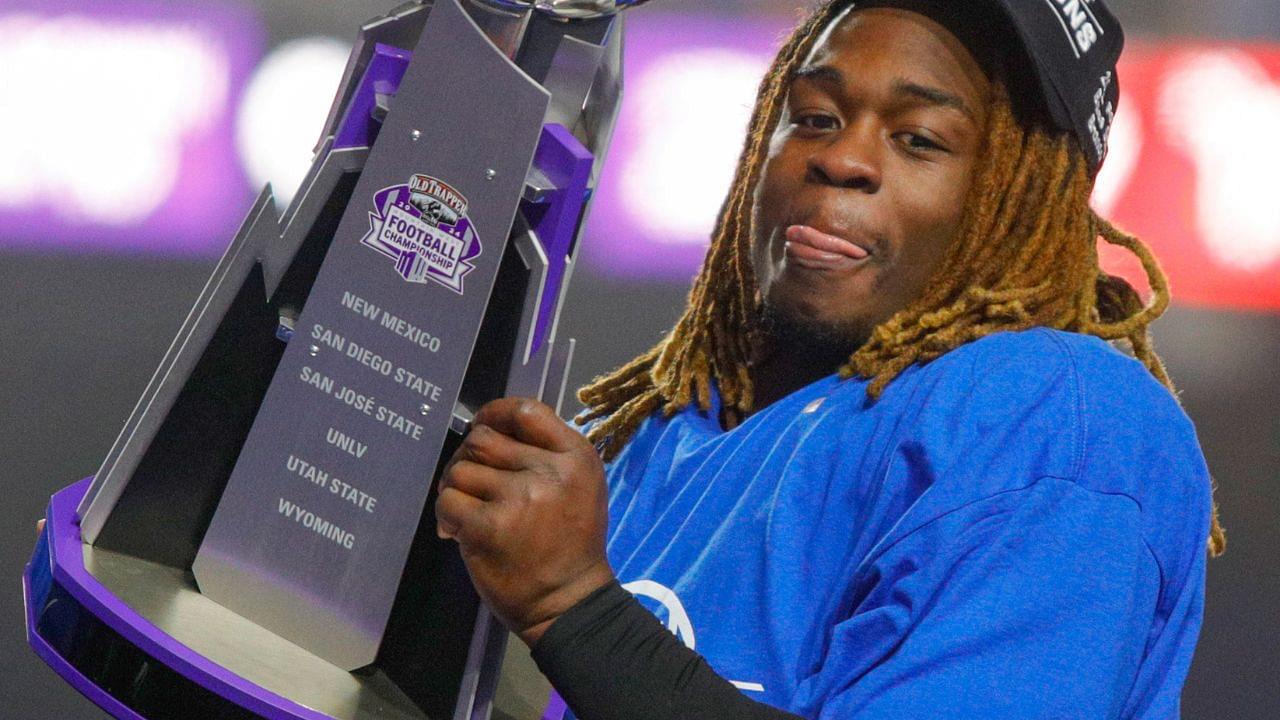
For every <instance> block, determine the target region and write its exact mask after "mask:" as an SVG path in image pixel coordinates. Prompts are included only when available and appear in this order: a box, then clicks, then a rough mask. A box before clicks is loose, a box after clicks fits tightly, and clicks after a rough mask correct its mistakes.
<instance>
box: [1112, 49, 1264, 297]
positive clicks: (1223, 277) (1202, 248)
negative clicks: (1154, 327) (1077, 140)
mask: <svg viewBox="0 0 1280 720" xmlns="http://www.w3.org/2000/svg"><path fill="white" fill-rule="evenodd" d="M1119 76H1120V83H1121V86H1120V87H1121V93H1122V95H1121V101H1120V109H1119V112H1118V114H1117V119H1116V124H1115V129H1114V130H1113V136H1112V139H1113V145H1112V154H1111V155H1110V156H1109V157H1108V159H1107V163H1106V165H1105V166H1104V169H1103V174H1102V176H1100V177H1099V181H1098V187H1097V189H1096V191H1095V196H1094V201H1095V206H1096V207H1097V208H1098V210H1099V211H1100V212H1101V214H1103V215H1104V216H1106V217H1109V218H1111V219H1112V220H1114V221H1115V222H1116V224H1117V225H1119V226H1120V227H1122V228H1124V229H1125V230H1127V231H1129V232H1133V233H1135V234H1137V235H1138V236H1139V237H1141V238H1142V239H1143V240H1145V241H1146V242H1147V244H1149V245H1150V246H1151V248H1152V249H1153V250H1154V251H1155V253H1156V256H1157V257H1158V258H1159V259H1160V262H1161V265H1162V266H1163V267H1164V270H1165V272H1166V274H1167V275H1168V276H1169V279H1170V284H1171V286H1172V292H1173V297H1174V299H1175V301H1176V302H1178V303H1181V304H1191V305H1200V306H1210V307H1229V308H1241V309H1280V181H1277V180H1276V175H1277V173H1280V47H1277V46H1274V45H1269V46H1264V45H1243V46H1242V45H1225V44H1192V45H1177V46H1160V47H1145V48H1144V47H1137V48H1134V49H1132V50H1131V51H1127V52H1126V54H1125V59H1124V60H1123V61H1122V62H1121V65H1120V72H1119ZM1100 251H1101V252H1102V257H1103V264H1104V266H1105V267H1107V268H1108V270H1109V271H1111V272H1115V273H1119V274H1121V275H1124V276H1125V277H1126V278H1127V279H1129V280H1130V281H1131V282H1133V283H1134V284H1135V286H1137V287H1139V288H1140V289H1144V290H1145V288H1146V287H1147V286H1146V282H1145V279H1144V278H1143V275H1142V272H1141V268H1140V267H1139V265H1138V263H1137V261H1136V260H1135V259H1133V258H1132V256H1130V255H1129V254H1128V253H1127V252H1125V251H1123V250H1119V249H1117V248H1113V247H1110V246H1107V245H1105V244H1104V245H1103V246H1102V247H1100Z"/></svg>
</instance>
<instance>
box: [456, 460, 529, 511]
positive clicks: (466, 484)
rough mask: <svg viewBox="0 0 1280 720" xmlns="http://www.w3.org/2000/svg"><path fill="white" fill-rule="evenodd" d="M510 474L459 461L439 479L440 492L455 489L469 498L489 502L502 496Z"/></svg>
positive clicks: (479, 464) (471, 462)
mask: <svg viewBox="0 0 1280 720" xmlns="http://www.w3.org/2000/svg"><path fill="white" fill-rule="evenodd" d="M511 475H512V473H511V472H509V471H505V470H495V469H493V468H492V467H489V466H487V465H484V464H481V463H478V462H475V461H473V460H469V459H465V458H464V459H461V460H458V461H457V462H455V463H453V464H452V465H450V466H449V469H448V470H446V471H445V473H444V475H443V476H441V478H440V491H441V492H442V493H443V492H444V489H445V488H455V489H457V490H461V491H462V492H464V493H466V494H468V495H470V496H471V497H473V498H475V499H477V500H482V501H485V502H489V501H492V500H496V499H498V498H499V497H500V496H501V495H502V491H503V488H504V487H506V486H508V485H509V484H510V483H511V481H512V478H511Z"/></svg>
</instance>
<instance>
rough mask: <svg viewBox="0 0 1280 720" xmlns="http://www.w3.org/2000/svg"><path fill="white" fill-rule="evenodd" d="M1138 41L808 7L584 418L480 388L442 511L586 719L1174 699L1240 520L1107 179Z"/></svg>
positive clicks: (1062, 20) (903, 713)
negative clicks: (1233, 518)
mask: <svg viewBox="0 0 1280 720" xmlns="http://www.w3.org/2000/svg"><path fill="white" fill-rule="evenodd" d="M1121 43H1122V40H1121V32H1120V28H1119V26H1118V25H1117V24H1116V22H1115V20H1114V18H1112V16H1111V15H1110V14H1109V13H1108V11H1107V10H1106V8H1105V7H1103V5H1102V2H1101V0H1095V1H1094V2H1092V3H1067V2H1058V1H1056V0H1046V1H1045V2H1030V1H1028V0H1000V1H999V2H997V1H996V0H988V1H987V2H970V3H945V2H937V1H934V2H929V1H927V0H894V1H892V2H866V3H863V2H859V3H856V4H853V3H849V2H847V1H836V2H830V3H827V4H824V5H823V6H822V7H821V8H820V9H819V10H818V11H817V12H816V13H815V15H814V16H813V18H812V19H811V20H810V21H809V22H807V23H806V24H804V25H803V26H801V27H800V28H798V29H797V30H796V32H795V33H794V34H793V36H792V37H791V39H790V40H789V41H788V42H787V43H786V45H785V46H784V47H783V49H782V50H781V52H780V53H779V56H778V58H777V61H776V63H775V65H774V67H773V69H772V70H771V72H770V73H769V75H768V77H766V79H765V81H764V83H763V85H762V88H761V93H760V98H759V101H758V103H757V107H756V112H755V117H754V119H753V121H752V125H751V129H750V133H749V137H748V140H747V145H746V149H745V150H744V153H743V157H742V161H741V163H740V166H739V169H738V174H737V177H736V180H735V183H734V186H733V189H732V190H731V193H730V196H729V198H728V200H727V201H726V203H725V206H724V209H723V211H722V214H721V218H720V221H719V224H718V227H717V229H716V232H715V235H714V237H713V239H712V245H711V249H710V251H709V253H708V256H707V260H706V263H705V265H704V267H703V270H702V273H701V275H700V276H699V277H698V279H697V281H696V284H695V286H694V289H693V292H692V294H691V296H690V302H689V307H688V309H687V311H686V313H685V315H684V317H683V318H682V319H681V320H680V321H679V323H678V324H677V325H676V327H675V328H674V329H673V330H672V331H671V333H670V334H669V335H668V336H667V337H666V338H665V339H664V340H663V341H662V342H661V343H660V344H659V345H658V346H657V347H655V348H654V349H653V350H651V351H649V352H648V353H646V354H644V355H642V356H641V357H639V358H637V359H636V360H635V361H633V362H632V363H630V364H628V365H626V366H625V367H623V368H621V369H619V370H617V371H615V372H614V373H612V374H610V375H608V376H605V377H602V378H600V379H598V380H597V381H596V382H595V383H594V384H593V385H591V386H590V387H588V388H586V389H584V390H583V391H582V393H581V398H582V400H583V402H584V403H586V405H587V406H588V413H587V414H586V415H585V416H584V418H582V420H583V421H587V422H591V425H590V426H589V428H588V431H587V433H586V438H585V439H584V438H583V436H581V435H579V434H578V433H577V432H576V431H574V430H573V429H571V428H569V427H568V426H567V425H565V424H564V423H563V422H561V421H560V420H559V419H557V418H556V417H555V415H554V413H553V412H552V411H551V410H550V409H549V408H547V407H545V406H542V405H540V404H538V403H536V402H533V401H526V400H519V399H507V400H500V401H497V402H494V403H491V404H489V405H487V406H486V407H485V408H483V409H482V410H481V411H480V412H479V413H478V414H477V416H476V422H475V425H474V429H473V431H472V433H471V435H470V436H469V437H468V438H467V440H466V441H465V442H464V444H463V446H462V447H461V448H460V449H459V451H458V453H457V454H456V455H455V457H454V459H453V461H452V463H451V465H450V467H449V468H448V470H447V471H446V473H445V475H444V477H443V478H442V480H441V493H440V496H439V500H438V501H437V504H436V512H437V519H438V529H439V532H440V534H441V535H442V536H443V537H452V538H455V539H456V540H457V541H458V543H459V545H460V547H461V551H462V554H463V558H464V559H465V560H466V562H467V565H468V568H469V570H470V572H471V575H472V578H473V580H474V582H475V584H476V587H477V588H478V590H479V591H480V593H481V595H482V596H483V597H484V598H485V600H486V601H487V602H488V603H489V604H490V606H491V607H492V608H493V609H494V611H495V613H496V614H497V615H498V617H500V618H501V619H502V620H503V621H504V622H505V623H506V624H507V625H508V627H510V628H511V629H512V630H513V631H515V632H516V633H518V634H519V635H520V636H521V638H522V639H524V640H525V641H526V642H527V643H528V644H529V645H530V646H531V647H532V648H533V652H534V657H535V659H537V660H538V662H539V664H540V666H541V667H542V669H543V670H544V672H546V674H547V675H548V677H549V678H550V679H551V681H552V683H553V684H554V685H555V686H556V687H557V689H558V690H559V691H560V692H561V694H562V695H563V696H564V697H565V699H566V700H567V701H568V704H569V706H570V708H571V709H572V710H573V711H574V712H575V713H576V714H577V715H578V717H580V718H583V719H584V720H597V719H600V720H604V719H609V718H636V717H645V718H677V717H698V718H706V717H710V718H715V717H742V716H751V717H770V718H772V717H794V716H795V715H801V716H805V717H822V718H836V717H858V718H877V719H879V718H924V717H957V718H960V717H963V718H973V717H984V718H993V717H998V718H1015V717H1016V718H1115V717H1123V718H1168V717H1175V716H1177V714H1178V699H1179V693H1180V690H1181V686H1182V682H1183V679H1184V678H1185V675H1186V672H1187V669H1188V666H1189V664H1190V659H1191V653H1192V649H1193V647H1194V643H1195V639H1196V635H1197V633H1198V631H1199V625H1200V618H1201V610H1202V603H1203V583H1204V572H1205V546H1206V541H1208V543H1209V545H1210V548H1211V549H1212V550H1213V551H1215V552H1218V551H1221V549H1222V544H1223V542H1224V539H1223V536H1222V533H1221V530H1220V528H1219V527H1218V525H1217V523H1216V519H1213V518H1212V503H1211V498H1210V480H1209V476H1208V473H1207V470H1206V468H1205V466H1204V461H1203V458H1202V455H1201V453H1200V449H1199V446H1198V444H1197V441H1196V438H1195V434H1194V430H1193V428H1192V426H1191V423H1190V421H1189V420H1188V419H1187V418H1186V416H1185V415H1184V414H1183V413H1182V411H1181V409H1180V408H1179V406H1178V404H1177V402H1176V400H1175V399H1174V396H1173V394H1172V392H1171V391H1172V386H1171V385H1170V383H1169V379H1168V377H1167V375H1166V374H1165V372H1164V369H1163V367H1162V365H1161V363H1160V360H1159V358H1158V357H1157V356H1156V355H1155V353H1154V352H1153V350H1152V348H1151V345H1150V342H1149V340H1148V335H1147V326H1148V324H1149V323H1150V322H1151V321H1152V320H1154V319H1155V318H1156V317H1158V316H1159V315H1160V314H1161V312H1162V311H1163V310H1164V308H1165V306H1166V305H1167V303H1168V290H1167V286H1166V283H1165V282H1164V278H1163V276H1162V274H1161V273H1160V270H1159V268H1158V266H1157V265H1156V263H1155V261H1154V259H1153V258H1152V257H1151V255H1150V253H1149V252H1148V251H1147V249H1146V247H1145V246H1144V245H1143V244H1142V243H1141V242H1140V241H1139V240H1137V239H1136V238H1133V237H1130V236H1128V235H1125V234H1123V233H1121V232H1120V231H1118V230H1116V229H1115V228H1114V227H1112V226H1111V225H1110V224H1108V223H1107V222H1106V221H1104V220H1101V219H1100V218H1098V217H1097V216H1096V215H1094V214H1093V213H1092V212H1091V211H1090V209H1089V206H1088V197H1089V192H1090V190H1091V188H1092V181H1093V177H1094V175H1095V174H1096V172H1097V169H1098V166H1099V165H1100V164H1101V162H1102V159H1103V156H1104V154H1105V140H1106V130H1107V126H1108V125H1109V123H1110V119H1111V116H1112V112H1113V110H1114V105H1115V102H1116V99H1117V97H1118V92H1117V85H1116V77H1115V61H1116V58H1117V57H1118V55H1119V50H1120V45H1121ZM1098 237H1102V238H1103V239H1104V240H1106V241H1107V242H1110V243H1114V244H1117V245H1121V246H1123V247H1126V248H1128V249H1130V250H1132V251H1133V252H1134V253H1135V254H1137V255H1138V257H1139V258H1140V259H1141V260H1142V262H1143V265H1144V267H1145V268H1146V270H1147V273H1148V276H1149V279H1150V282H1151V286H1152V290H1153V295H1154V300H1153V302H1152V304H1151V306H1149V307H1144V306H1143V304H1142V302H1141V300H1140V299H1139V297H1138V295H1137V293H1136V292H1134V290H1133V288H1132V287H1130V286H1129V285H1128V284H1127V283H1126V282H1125V281H1123V280H1121V279H1119V278H1115V277H1112V276H1109V275H1107V274H1105V273H1102V272H1101V271H1100V270H1099V268H1098V264H1097V251H1096V242H1097V238H1098ZM1106 340H1121V341H1124V342H1125V343H1126V344H1127V346H1128V348H1129V349H1130V350H1131V351H1132V354H1133V356H1134V357H1133V358H1130V357H1127V356H1126V355H1124V354H1122V353H1121V352H1119V351H1117V350H1116V349H1113V348H1112V347H1111V346H1110V345H1109V344H1108V343H1107V342H1105V341H1106ZM1135 358H1136V359H1135ZM592 443H594V444H595V446H594V447H593V445H592ZM602 458H603V461H604V463H607V465H606V464H604V463H602ZM606 478H607V479H606ZM622 583H625V585H623V584H622ZM646 605H647V607H648V608H650V609H652V610H655V611H656V612H658V613H660V614H663V615H664V616H665V619H666V621H667V627H669V628H670V630H673V631H674V633H675V634H674V635H673V634H672V633H671V632H668V631H667V628H666V627H664V626H663V624H662V623H661V622H659V621H657V620H656V619H655V618H654V616H653V615H652V614H651V613H650V612H648V611H647V610H646V609H645V606H646Z"/></svg>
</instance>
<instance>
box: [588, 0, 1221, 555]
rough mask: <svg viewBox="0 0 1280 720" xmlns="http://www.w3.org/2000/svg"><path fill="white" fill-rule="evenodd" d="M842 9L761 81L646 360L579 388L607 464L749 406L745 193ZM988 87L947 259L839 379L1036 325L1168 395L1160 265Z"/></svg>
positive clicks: (1079, 173) (1048, 142) (799, 38)
mask: <svg viewBox="0 0 1280 720" xmlns="http://www.w3.org/2000/svg"><path fill="white" fill-rule="evenodd" d="M847 6H848V2H845V1H841V0H834V1H832V2H828V3H826V4H824V5H823V6H821V7H820V8H819V9H818V10H817V11H815V12H814V13H813V14H812V15H811V16H810V17H809V19H808V20H807V21H805V22H804V23H802V24H801V25H800V26H799V27H798V28H797V29H796V30H795V31H794V32H793V33H792V34H791V36H790V37H789V38H788V39H787V40H786V42H785V43H784V44H783V47H782V49H781V50H780V51H779V53H778V56H777V58H776V60H775V62H774V65H773V67H772V68H771V69H770V71H769V72H768V73H767V74H766V76H765V78H764V80H763V81H762V83H761V86H760V90H759V95H758V97H757V102H756V106H755V111H754V113H753V116H752V118H751V122H750V125H749V130H748V134H747V140H746V143H745V146H744V148H743V153H742V156H741V159H740V161H739V163H738V168H737V172H736V174H735V176H734V181H733V184H732V186H731V189H730V192H729V195H728V197H727V198H726V200H725V202H724V205H723V206H722V207H721V210H720V214H719V217H718V220H717V223H716V227H715V231H714V232H713V234H712V240H711V245H710V248H709V249H708V252H707V255H706V259H705V260H704V263H703V266H702V270H701V271H700V273H699V274H698V276H697V278H696V280H695V281H694V284H693V288H692V290H691V291H690V293H689V300H688V305H687V307H686V310H685V312H684V314H683V315H682V316H681V318H680V319H679V320H678V321H677V323H676V325H675V327H674V328H672V330H671V331H670V332H669V333H668V334H667V335H666V337H664V338H663V339H662V340H661V341H660V342H659V343H658V344H657V345H656V346H654V347H653V348H652V349H650V350H649V351H648V352H645V353H644V354H642V355H640V356H639V357H637V358H635V359H634V360H632V361H631V362H629V363H627V364H626V365H623V366H622V367H620V368H618V369H617V370H615V371H613V372H611V373H607V374H605V375H603V376H600V377H598V378H596V379H595V380H594V381H592V382H591V384H589V385H587V386H586V387H584V388H582V389H581V390H579V392H578V398H579V399H580V400H581V401H582V403H583V404H584V405H585V406H586V408H587V409H586V411H585V412H584V413H582V414H581V415H579V416H578V417H577V418H576V422H577V423H578V424H579V425H585V424H586V423H588V422H591V421H593V420H597V419H601V418H603V419H602V420H601V421H600V422H598V423H596V424H595V425H594V426H593V427H592V428H591V429H590V430H589V432H588V434H587V437H588V439H589V440H590V441H591V442H593V443H595V444H596V447H597V448H598V449H599V450H600V452H601V455H602V456H603V457H604V459H605V460H610V459H612V458H613V457H614V456H616V455H617V453H618V452H619V451H620V450H621V449H622V448H623V447H624V446H625V445H626V443H627V441H628V440H629V439H630V438H631V436H632V435H633V434H634V433H635V431H636V429H637V428H638V427H639V425H640V423H641V422H642V421H643V420H645V419H646V418H647V417H649V416H650V415H652V414H653V413H654V412H656V411H657V410H659V409H661V410H662V412H663V414H664V415H665V416H667V417H670V416H672V415H674V414H675V413H677V412H679V411H680V410H682V409H684V408H686V407H688V405H689V404H690V403H692V402H695V401H696V402H697V406H698V407H699V408H701V409H702V410H710V409H711V387H712V383H714V384H715V386H716V387H717V389H718V390H719V394H720V398H721V406H722V409H721V413H722V417H721V420H722V421H723V422H724V424H725V427H726V428H732V427H735V426H736V425H737V424H738V423H739V422H741V420H742V419H743V418H744V417H745V416H746V415H747V414H749V413H750V412H751V411H752V410H753V392H752V383H751V377H750V374H749V372H748V368H749V361H750V359H751V357H752V354H753V350H754V349H755V345H756V343H757V342H758V339H759V332H760V327H759V320H758V317H759V308H758V300H757V295H756V282H755V275H754V273H753V271H752V267H751V262H750V247H751V245H750V243H751V236H752V228H751V223H752V212H751V210H752V207H751V206H752V199H753V193H754V189H755V187H756V185H757V181H758V180H759V176H760V172H761V169H762V167H763V164H764V159H765V154H766V150H767V145H768V139H769V137H770V135H772V133H773V131H774V128H775V127H776V125H777V123H778V121H779V116H780V114H781V109H782V105H783V102H784V98H785V94H786V87H787V82H786V81H787V78H788V77H789V76H790V73H791V72H792V70H793V69H794V68H795V67H796V66H797V64H798V63H799V62H800V61H801V60H802V59H803V58H804V57H806V56H807V55H808V54H809V51H810V49H811V48H812V47H813V45H814V44H815V42H816V41H817V38H818V36H819V35H820V33H821V31H822V30H823V29H824V28H825V27H826V26H827V25H828V24H829V23H830V22H832V20H833V19H834V18H836V17H837V16H838V15H839V14H840V13H841V12H842V11H843V10H844V9H845V8H846V7H847ZM992 85H993V90H992V95H991V99H990V106H989V108H988V126H987V132H986V137H985V139H984V149H983V150H982V151H981V152H980V153H979V155H978V158H979V160H978V161H977V164H976V167H975V169H974V175H973V177H974V180H973V184H972V187H971V188H970V190H969V195H968V197H967V199H966V203H965V210H964V214H963V216H962V218H961V222H960V227H959V230H958V233H957V236H956V238H955V240H954V242H952V243H951V246H950V248H949V249H948V252H947V257H946V258H944V260H943V262H942V264H941V265H940V266H939V269H938V270H937V271H936V273H935V275H934V277H933V278H931V281H930V283H929V285H928V286H927V287H926V289H925V290H924V292H923V293H922V295H921V296H920V297H918V298H917V299H916V300H914V301H913V302H912V303H911V304H910V305H908V306H907V307H905V308H903V309H902V310H900V311H899V312H898V313H896V314H895V315H893V316H892V317H890V318H889V319H888V320H886V321H885V322H883V323H882V324H880V325H879V326H878V327H876V328H875V329H874V330H873V331H872V333H871V337H870V339H869V340H868V341H867V342H866V343H865V344H864V345H862V347H860V348H859V349H858V350H857V351H856V352H854V353H853V355H852V356H851V357H850V358H849V361H848V362H847V363H846V364H845V365H844V366H843V367H841V368H840V375H841V377H844V378H849V377H853V376H859V377H862V378H866V379H869V380H870V382H869V384H868V387H867V395H868V397H869V399H870V400H871V401H875V400H876V399H877V398H879V396H880V395H881V393H882V392H883V391H884V389H885V387H886V386H887V385H888V384H889V383H890V382H892V381H893V379H894V378H896V377H897V376H898V374H899V373H901V372H902V371H904V370H905V369H907V368H908V367H910V366H911V365H913V364H916V363H919V364H924V363H928V362H929V361H931V360H933V359H935V358H937V357H939V356H941V355H943V354H945V353H947V352H949V351H951V350H954V349H955V348H957V347H959V346H961V345H963V344H965V343H968V342H971V341H974V340H977V339H978V338H981V337H984V336H987V335H990V334H992V333H996V332H1002V331H1014V330H1023V329H1027V328H1031V327H1035V326H1044V327H1050V328H1056V329H1060V330H1067V331H1072V332H1078V333H1085V334H1090V335H1095V336H1097V337H1100V338H1103V339H1105V340H1109V341H1118V342H1120V343H1122V344H1123V345H1127V346H1128V349H1129V350H1130V352H1131V353H1132V355H1133V356H1134V357H1135V358H1136V359H1137V360H1138V361H1140V362H1141V363H1142V364H1143V365H1144V366H1145V367H1146V368H1147V370H1148V371H1150V372H1151V374H1152V375H1153V376H1154V377H1155V378H1156V379H1157V380H1158V381H1159V382H1160V383H1161V384H1163V385H1164V386H1165V387H1166V388H1168V389H1169V391H1170V393H1173V394H1174V397H1175V398H1176V397H1177V393H1176V390H1175V388H1174V385H1173V382H1172V381H1171V380H1170V378H1169V374H1168V372H1166V370H1165V367H1164V363H1163V362H1162V361H1161V359H1160V357H1159V355H1157V354H1156V352H1155V349H1154V348H1153V346H1152V343H1151V337H1150V334H1149V332H1148V327H1149V326H1150V324H1151V323H1152V321H1154V320H1155V319H1156V318H1158V317H1160V315H1162V314H1163V313H1164V311H1165V309H1166V308H1167V307H1168V305H1169V297H1170V296H1169V283H1168V281H1167V279H1166V278H1165V275H1164V272H1163V271H1162V270H1161V269H1160V265H1159V263H1158V262H1157V261H1156V259H1155V257H1154V256H1153V255H1152V253H1151V251H1150V249H1149V248H1148V247H1147V246H1146V244H1145V243H1143V242H1142V241H1141V240H1139V239H1138V238H1137V237H1134V236H1133V235H1130V234H1128V233H1125V232H1124V231H1122V230H1120V229H1119V228H1117V227H1116V226H1114V225H1112V224H1111V223H1110V222H1108V221H1107V220H1105V219H1103V218H1101V217H1099V216H1098V215H1097V214H1095V213H1094V212H1093V211H1092V210H1091V209H1090V207H1089V196H1090V193H1091V192H1092V189H1093V178H1092V176H1091V174H1090V172H1089V169H1088V167H1087V164H1086V161H1085V158H1084V155H1083V153H1081V152H1080V150H1079V147H1078V146H1077V145H1076V144H1075V141H1074V139H1073V138H1072V137H1071V136H1070V135H1068V134H1067V133H1064V132H1059V131H1056V130H1051V129H1048V128H1046V127H1045V126H1044V125H1043V124H1041V123H1027V122H1019V120H1018V117H1017V116H1016V115H1015V110H1014V107H1013V103H1012V102H1011V100H1010V97H1009V92H1008V90H1006V89H1005V85H1004V84H1003V82H1001V81H1000V80H997V81H995V82H993V83H992ZM1098 238H1101V239H1102V240H1103V241H1105V242H1107V243H1110V244H1112V245H1116V246H1119V247H1122V248H1124V249H1126V250H1128V251H1129V252H1131V253H1133V254H1134V255H1135V256H1136V257H1137V258H1138V260H1139V261H1140V262H1141V264H1142V268H1143V270H1144V271H1145V273H1146V275H1147V279H1148V282H1149V284H1150V286H1151V300H1150V302H1149V303H1144V302H1143V300H1142V298H1141V296H1140V295H1139V294H1138V292H1137V291H1136V290H1134V288H1133V287H1132V286H1131V285H1130V284H1129V283H1128V282H1127V281H1125V280H1124V279H1122V278H1120V277H1117V276H1114V275H1110V274H1107V273H1106V272H1104V271H1102V269H1101V268H1100V267H1099V264H1098V246H1097V240H1098ZM1208 545H1209V552H1210V554H1211V555H1213V556H1217V555H1220V554H1221V553H1222V552H1223V551H1224V550H1225V548H1226V536H1225V533H1224V532H1223V529H1222V527H1221V525H1220V524H1219V522H1218V508H1217V505H1216V503H1215V504H1214V506H1213V515H1212V521H1211V527H1210V535H1209V542H1208Z"/></svg>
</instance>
